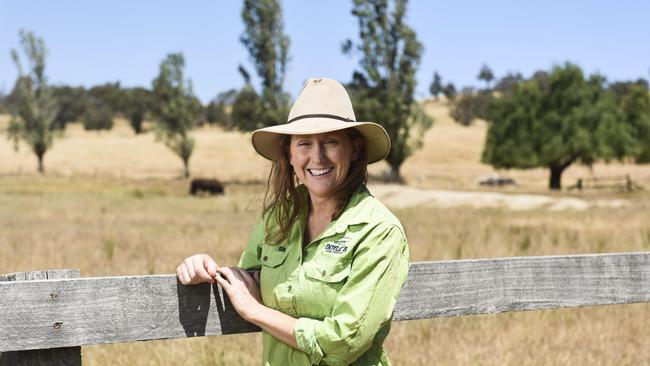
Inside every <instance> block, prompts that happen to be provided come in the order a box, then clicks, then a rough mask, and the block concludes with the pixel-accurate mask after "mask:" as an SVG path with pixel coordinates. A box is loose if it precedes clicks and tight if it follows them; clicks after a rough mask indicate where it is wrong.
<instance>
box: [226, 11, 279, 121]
mask: <svg viewBox="0 0 650 366" xmlns="http://www.w3.org/2000/svg"><path fill="white" fill-rule="evenodd" d="M241 15H242V19H243V21H244V26H245V28H244V33H243V34H242V36H241V38H240V40H241V42H242V44H243V45H244V46H245V47H246V49H247V50H248V53H249V55H250V58H251V60H252V61H253V64H254V66H255V71H256V72H257V75H258V76H259V78H260V79H261V82H262V85H261V94H260V95H259V96H258V95H256V96H255V98H254V100H251V103H250V105H248V104H246V103H244V104H242V103H236V104H235V105H234V106H233V119H234V123H235V124H236V125H237V127H238V128H240V129H242V130H248V129H255V128H259V127H265V126H272V125H277V124H280V123H285V122H286V121H287V115H288V113H289V95H288V94H287V93H286V92H284V90H283V86H282V85H283V83H284V78H285V75H286V68H287V63H288V61H289V44H290V41H289V37H288V36H287V35H285V34H284V24H283V21H282V9H281V7H280V2H279V1H277V0H244V7H243V8H242V12H241ZM239 71H240V73H241V74H242V76H243V77H244V80H245V82H246V84H247V87H245V89H243V90H242V93H244V94H245V95H247V96H250V95H251V89H250V88H249V87H248V86H249V84H250V74H249V73H248V72H247V71H246V70H245V69H244V67H243V66H241V65H240V66H239ZM253 91H254V89H253ZM258 99H259V101H258ZM258 103H259V105H260V106H261V108H256V107H255V106H253V105H255V104H258ZM240 106H242V107H244V108H245V109H246V110H245V111H241V112H236V111H235V110H234V109H235V108H237V107H240ZM254 110H256V113H257V114H256V115H254V116H251V115H250V114H249V113H250V112H251V111H254ZM243 116H246V117H247V118H251V120H248V121H243V120H240V119H239V118H240V117H243Z"/></svg>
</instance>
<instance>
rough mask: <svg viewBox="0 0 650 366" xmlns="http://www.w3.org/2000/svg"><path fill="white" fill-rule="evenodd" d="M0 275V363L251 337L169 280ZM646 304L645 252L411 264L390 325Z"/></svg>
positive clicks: (70, 360) (200, 289) (223, 310)
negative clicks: (112, 346)
mask: <svg viewBox="0 0 650 366" xmlns="http://www.w3.org/2000/svg"><path fill="white" fill-rule="evenodd" d="M78 277H79V271H78V270H55V271H37V272H29V273H15V274H8V275H4V276H2V278H0V352H4V353H2V354H0V365H21V364H23V365H28V364H29V365H35V364H48V365H80V364H81V351H80V346H82V345H89V344H105V343H118V342H132V341H142V340H154V339H170V338H186V337H199V336H214V335H225V334H235V333H246V332H256V331H259V329H258V328H257V327H255V326H254V325H252V324H249V323H247V322H245V321H244V320H242V319H241V318H240V317H239V316H238V315H237V313H236V312H235V311H234V309H233V307H232V305H231V304H230V302H229V301H228V298H227V297H225V296H224V294H223V293H222V291H221V289H220V288H219V287H218V286H217V285H209V284H202V285H196V286H182V285H180V284H179V283H178V281H177V279H176V276H175V275H157V276H125V277H97V278H78ZM635 302H650V252H643V253H620V254H593V255H574V256H551V257H517V258H498V259H478V260H458V261H442V262H419V263H413V264H412V265H411V268H410V272H409V277H408V281H407V283H406V285H405V287H404V288H403V290H402V294H401V296H400V298H399V301H398V303H397V305H396V308H395V313H394V319H395V320H408V319H424V318H435V317H450V316H463V315H472V314H486V313H500V312H506V311H525V310H539V309H555V308H566V307H579V306H593V305H610V304H625V303H635Z"/></svg>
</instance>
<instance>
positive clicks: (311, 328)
mask: <svg viewBox="0 0 650 366" xmlns="http://www.w3.org/2000/svg"><path fill="white" fill-rule="evenodd" d="M320 323H321V322H320V321H319V320H315V319H309V318H299V319H298V321H297V322H296V327H295V329H294V334H295V336H296V342H297V343H298V349H300V350H301V351H303V352H304V353H305V354H307V357H309V361H310V362H311V363H312V365H317V364H319V363H320V361H321V360H322V359H323V351H322V350H321V348H320V346H319V345H318V342H317V341H316V336H315V334H314V332H315V331H316V327H317V326H319V325H320Z"/></svg>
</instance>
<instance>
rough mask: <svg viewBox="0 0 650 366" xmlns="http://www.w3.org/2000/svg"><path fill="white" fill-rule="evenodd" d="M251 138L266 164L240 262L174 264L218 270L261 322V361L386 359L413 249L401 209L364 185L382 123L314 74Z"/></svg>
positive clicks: (252, 318) (217, 277)
mask: <svg viewBox="0 0 650 366" xmlns="http://www.w3.org/2000/svg"><path fill="white" fill-rule="evenodd" d="M252 142H253V147H254V148H255V150H256V151H257V152H258V153H259V154H260V155H262V156H263V157H265V158H267V159H269V160H271V161H272V162H273V165H272V168H271V172H270V176H269V186H268V187H267V194H266V199H265V204H264V209H263V211H262V215H261V218H260V219H259V221H258V223H257V224H256V225H255V227H254V228H253V232H252V234H251V237H250V239H249V241H248V244H247V246H246V249H245V250H244V253H243V254H242V256H241V258H240V261H239V265H238V267H219V266H218V265H217V264H216V262H215V261H214V260H213V259H212V258H211V257H210V256H209V255H207V254H197V255H194V256H191V257H188V258H187V259H185V261H184V262H183V263H182V264H181V265H180V266H178V268H177V275H178V278H179V280H180V281H181V283H183V284H186V285H191V284H197V283H201V282H210V283H214V282H215V281H216V282H218V283H219V284H220V285H221V286H222V287H223V288H224V290H225V291H226V292H227V294H228V296H229V298H230V300H231V302H232V304H233V306H234V307H235V309H236V310H237V312H238V313H239V314H240V315H241V316H242V317H243V318H244V319H246V320H248V321H249V322H251V323H254V324H256V325H258V326H259V327H260V328H262V330H263V333H262V334H263V344H264V353H263V360H264V364H265V365H317V364H327V365H349V364H354V365H389V364H390V361H389V360H388V357H387V355H386V353H385V352H384V350H383V342H384V340H385V339H386V337H387V336H388V332H389V330H390V325H391V319H392V313H393V308H394V306H395V302H396V300H397V297H398V295H399V292H400V290H401V288H402V285H403V284H404V282H405V281H406V276H407V273H408V263H409V251H408V244H407V241H406V237H405V235H404V229H403V227H402V225H401V224H400V222H399V220H397V218H395V216H394V215H392V214H391V213H390V212H389V211H388V209H386V207H384V206H383V205H382V204H381V203H380V202H379V201H377V200H376V199H375V198H374V197H373V196H372V195H371V194H370V192H368V190H367V189H366V187H365V183H366V180H367V175H368V174H367V168H368V164H369V163H374V162H377V161H380V160H382V159H383V158H384V157H386V155H387V154H388V152H389V150H390V140H389V138H388V134H387V133H386V131H385V130H384V129H383V128H382V127H381V126H380V125H378V124H376V123H373V122H356V120H355V115H354V110H353V109H352V104H351V102H350V98H349V96H348V94H347V92H346V91H345V89H344V88H343V86H342V85H341V84H339V83H338V82H336V81H334V80H331V79H309V80H308V81H307V82H306V83H305V86H304V88H303V90H302V92H301V93H300V95H299V96H298V99H297V100H296V102H295V104H294V105H293V107H292V109H291V112H290V113H289V118H288V122H287V123H286V124H282V125H277V126H272V127H267V128H263V129H260V130H257V131H255V132H254V133H253V136H252Z"/></svg>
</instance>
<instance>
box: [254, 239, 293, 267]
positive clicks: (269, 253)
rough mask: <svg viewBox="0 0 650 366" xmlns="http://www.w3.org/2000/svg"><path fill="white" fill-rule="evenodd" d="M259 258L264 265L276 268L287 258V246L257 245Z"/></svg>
mask: <svg viewBox="0 0 650 366" xmlns="http://www.w3.org/2000/svg"><path fill="white" fill-rule="evenodd" d="M257 252H258V260H259V262H260V264H261V265H263V266H264V267H270V268H275V267H278V266H280V265H281V264H282V263H284V261H285V259H287V254H288V251H287V248H286V247H282V246H277V245H268V244H261V245H260V246H258V247H257Z"/></svg>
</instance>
